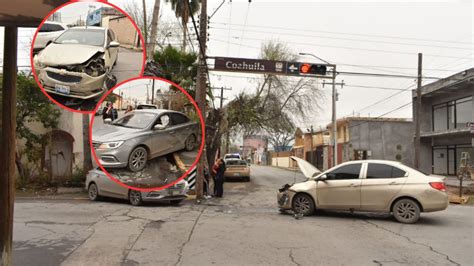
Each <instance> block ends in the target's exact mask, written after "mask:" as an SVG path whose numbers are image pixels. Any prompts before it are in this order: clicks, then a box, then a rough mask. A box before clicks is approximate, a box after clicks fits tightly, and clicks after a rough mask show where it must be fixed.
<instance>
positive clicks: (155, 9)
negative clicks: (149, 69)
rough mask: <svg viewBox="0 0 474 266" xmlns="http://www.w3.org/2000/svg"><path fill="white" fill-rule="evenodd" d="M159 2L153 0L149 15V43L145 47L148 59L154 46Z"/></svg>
mask: <svg viewBox="0 0 474 266" xmlns="http://www.w3.org/2000/svg"><path fill="white" fill-rule="evenodd" d="M160 2H161V0H155V6H154V7H153V16H152V17H151V33H150V45H149V47H150V48H149V49H147V53H148V59H149V60H153V55H154V53H155V46H156V34H157V29H158V15H159V13H160Z"/></svg>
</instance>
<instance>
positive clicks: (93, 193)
mask: <svg viewBox="0 0 474 266" xmlns="http://www.w3.org/2000/svg"><path fill="white" fill-rule="evenodd" d="M87 194H88V195H89V199H90V200H92V201H96V200H97V199H98V198H99V190H98V189H97V185H96V184H94V183H92V184H90V185H89V189H88V190H87Z"/></svg>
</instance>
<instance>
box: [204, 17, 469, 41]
mask: <svg viewBox="0 0 474 266" xmlns="http://www.w3.org/2000/svg"><path fill="white" fill-rule="evenodd" d="M212 23H213V24H222V25H229V26H242V24H231V23H225V22H215V21H213V22H212ZM247 27H254V28H265V29H277V30H289V31H293V32H295V31H302V32H320V33H329V34H342V35H352V36H365V37H374V38H389V39H405V40H414V41H424V42H440V43H449V44H453V43H458V44H466V45H472V44H473V43H472V42H459V41H444V40H435V39H423V38H412V37H403V36H393V35H377V34H362V33H352V32H336V31H322V30H305V29H297V28H286V27H275V26H263V25H247Z"/></svg>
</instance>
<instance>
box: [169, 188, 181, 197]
mask: <svg viewBox="0 0 474 266" xmlns="http://www.w3.org/2000/svg"><path fill="white" fill-rule="evenodd" d="M170 193H171V196H177V195H180V191H179V189H171V190H170Z"/></svg>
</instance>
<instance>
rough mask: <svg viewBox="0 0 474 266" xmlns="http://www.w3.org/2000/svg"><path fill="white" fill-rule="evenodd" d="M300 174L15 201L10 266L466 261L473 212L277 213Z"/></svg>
mask: <svg viewBox="0 0 474 266" xmlns="http://www.w3.org/2000/svg"><path fill="white" fill-rule="evenodd" d="M294 178H296V179H301V175H297V174H296V175H295V173H294V172H290V171H287V170H280V169H276V168H271V167H262V166H258V167H256V166H253V167H252V176H251V182H250V183H241V182H232V183H226V184H225V192H224V198H222V199H211V200H207V201H205V202H201V204H198V205H197V204H194V203H193V202H191V201H187V202H186V203H184V204H183V205H181V206H172V207H171V206H167V205H148V206H144V207H131V206H129V205H127V204H126V203H125V202H121V201H107V202H88V201H87V200H81V199H75V200H74V199H69V200H60V199H56V200H43V201H41V200H17V202H16V205H15V225H14V254H13V255H14V265H32V264H34V265H57V264H64V265H138V264H143V265H212V264H215V265H343V264H345V265H395V264H410V265H452V264H453V265H459V264H461V265H473V264H474V254H473V252H472V250H474V249H473V232H474V230H473V229H474V228H473V227H474V208H473V207H470V206H456V205H450V206H449V208H448V209H447V210H446V211H443V212H436V213H428V214H422V217H421V219H420V220H419V222H418V223H417V224H414V225H404V224H400V223H397V222H395V221H394V220H393V219H392V218H391V217H389V216H387V215H375V214H358V213H357V214H349V213H331V212H326V213H321V214H318V215H316V216H311V217H304V218H302V219H300V220H296V219H294V218H293V216H291V215H284V214H279V213H278V211H277V208H276V196H275V191H276V189H277V188H279V187H280V186H281V185H282V184H283V183H285V182H292V181H293V179H294Z"/></svg>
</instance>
